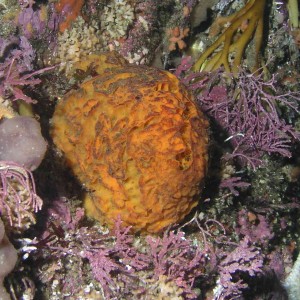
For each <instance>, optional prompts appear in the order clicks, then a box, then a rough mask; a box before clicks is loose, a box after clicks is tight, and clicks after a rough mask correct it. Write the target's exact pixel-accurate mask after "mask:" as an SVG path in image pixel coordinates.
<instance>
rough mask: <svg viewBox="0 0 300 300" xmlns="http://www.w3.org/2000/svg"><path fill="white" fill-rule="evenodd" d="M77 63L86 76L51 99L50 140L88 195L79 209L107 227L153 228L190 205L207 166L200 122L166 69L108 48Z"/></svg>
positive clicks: (190, 100) (187, 96) (178, 215)
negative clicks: (54, 104)
mask: <svg viewBox="0 0 300 300" xmlns="http://www.w3.org/2000/svg"><path fill="white" fill-rule="evenodd" d="M76 68H77V69H81V70H82V71H87V70H88V69H91V68H92V69H93V71H92V72H93V75H95V74H96V75H95V76H94V77H91V78H90V79H88V80H86V81H85V82H83V83H82V84H81V85H80V87H79V88H78V89H74V90H72V91H70V92H69V93H67V94H66V95H65V97H64V98H63V99H62V100H61V101H60V102H59V103H58V104H57V107H56V110H55V113H54V117H53V126H52V136H53V139H54V142H55V144H56V145H57V147H58V148H59V149H61V150H62V151H63V152H64V155H65V158H66V161H67V164H68V165H69V166H70V167H71V168H72V170H73V172H74V173H75V175H76V176H77V177H78V178H79V180H80V181H81V182H82V183H84V184H85V186H86V187H87V188H88V190H89V193H88V194H87V197H86V199H85V208H86V211H87V214H88V215H89V216H91V217H94V218H96V219H97V220H99V221H100V222H102V223H106V224H108V225H110V226H112V225H113V224H114V222H115V220H116V219H117V218H119V217H120V218H121V220H122V221H123V222H124V225H130V226H132V227H133V229H134V230H135V231H143V232H150V233H154V232H159V231H160V230H162V229H163V228H165V227H166V226H168V225H170V224H174V223H178V222H180V221H181V220H182V219H183V218H184V217H185V216H186V215H187V214H188V213H189V212H190V211H191V210H192V209H193V208H194V207H195V206H196V205H197V203H198V200H199V199H198V198H197V195H199V193H200V191H201V186H202V185H203V179H204V176H205V173H206V169H207V159H208V158H207V146H208V134H207V129H208V122H207V120H206V119H205V117H204V116H203V114H202V113H201V112H200V111H198V110H197V108H196V106H195V104H194V102H193V98H192V96H191V95H190V94H189V93H188V92H187V91H186V89H185V88H184V86H183V85H182V84H181V83H180V82H179V80H178V79H177V78H176V77H175V76H174V75H173V74H171V73H169V72H167V71H162V70H158V69H155V68H150V67H146V66H136V65H130V64H128V63H126V62H125V60H123V59H122V58H120V57H118V56H117V55H116V54H115V53H108V54H102V55H99V56H96V55H92V56H90V58H89V61H85V62H82V63H78V64H77V66H76Z"/></svg>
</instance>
